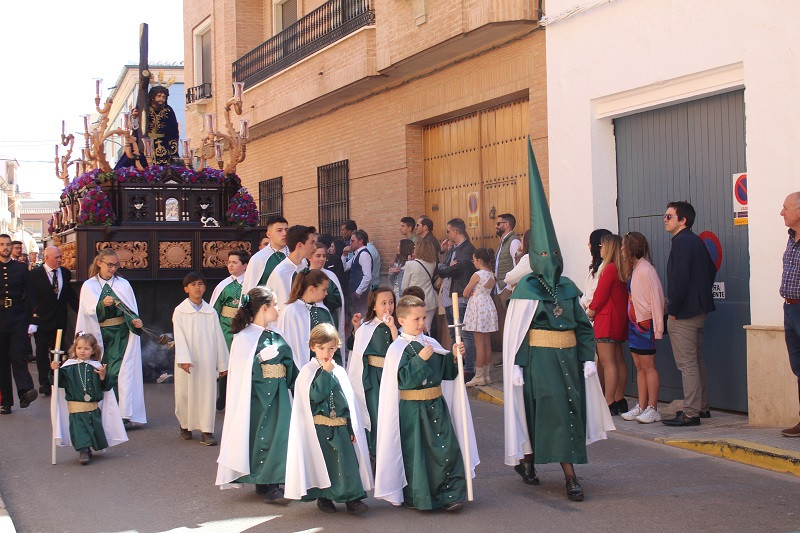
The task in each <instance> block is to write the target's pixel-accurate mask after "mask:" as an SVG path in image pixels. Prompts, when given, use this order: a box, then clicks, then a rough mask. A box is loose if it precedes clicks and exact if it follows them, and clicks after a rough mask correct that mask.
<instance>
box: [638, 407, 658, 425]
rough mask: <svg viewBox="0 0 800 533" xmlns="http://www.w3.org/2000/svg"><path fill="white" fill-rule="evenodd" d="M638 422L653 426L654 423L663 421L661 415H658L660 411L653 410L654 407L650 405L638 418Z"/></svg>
mask: <svg viewBox="0 0 800 533" xmlns="http://www.w3.org/2000/svg"><path fill="white" fill-rule="evenodd" d="M636 421H637V422H639V423H640V424H652V423H653V422H659V421H661V415H660V414H658V411H656V410H655V409H653V406H651V405H648V406H647V409H645V410H644V413H642V414H640V415H639V416H637V417H636Z"/></svg>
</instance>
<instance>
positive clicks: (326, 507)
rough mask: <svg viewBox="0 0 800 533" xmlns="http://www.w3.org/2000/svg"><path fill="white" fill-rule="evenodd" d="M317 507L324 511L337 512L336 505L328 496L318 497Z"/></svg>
mask: <svg viewBox="0 0 800 533" xmlns="http://www.w3.org/2000/svg"><path fill="white" fill-rule="evenodd" d="M317 507H319V510H320V511H322V512H323V513H335V512H336V506H335V505H333V502H332V501H330V500H329V499H328V498H317Z"/></svg>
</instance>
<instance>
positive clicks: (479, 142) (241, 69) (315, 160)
mask: <svg viewBox="0 0 800 533" xmlns="http://www.w3.org/2000/svg"><path fill="white" fill-rule="evenodd" d="M539 7H540V6H539V5H538V3H537V2H533V1H530V0H495V1H492V2H484V1H480V0H467V1H463V0H459V1H456V0H415V1H412V2H408V1H403V2H396V1H394V0H331V1H329V2H321V1H319V0H316V1H303V0H289V1H288V2H278V1H277V0H263V1H262V0H256V1H252V0H250V1H246V0H217V1H212V0H186V1H185V2H184V37H185V48H184V49H185V75H186V84H187V87H192V84H193V82H194V85H195V86H197V87H201V86H202V87H207V86H206V85H201V84H209V83H210V87H207V89H208V90H207V89H202V90H200V89H198V90H195V92H194V93H193V94H202V96H203V97H202V98H197V99H194V101H192V102H191V103H189V105H188V106H187V114H186V129H187V134H186V136H187V137H188V138H190V139H192V146H193V147H195V149H196V148H197V147H198V146H199V144H200V139H201V138H202V137H203V136H205V135H206V133H205V132H204V131H203V127H204V126H203V114H204V113H213V114H215V115H216V116H217V123H222V113H223V107H224V105H225V101H226V100H227V99H228V98H230V96H231V95H232V85H231V84H232V81H242V82H244V83H245V92H244V97H243V100H244V113H243V115H242V117H241V118H247V119H249V121H250V124H251V126H250V142H249V144H248V146H247V159H246V160H245V162H244V163H242V164H240V165H239V167H238V170H237V173H238V174H239V176H240V177H241V178H242V181H243V183H244V185H245V186H246V187H248V189H250V190H251V191H252V192H253V194H254V195H255V196H259V192H260V193H261V196H262V198H263V199H264V200H266V197H265V194H270V195H272V196H273V200H274V199H275V198H274V197H275V196H276V192H277V196H279V200H280V201H279V202H275V203H271V204H270V205H273V206H275V205H277V206H280V208H282V212H283V215H284V216H285V217H286V218H287V219H288V220H289V222H290V224H293V223H312V224H314V225H316V226H318V227H323V228H327V227H338V223H339V222H340V218H341V219H343V218H353V219H355V220H356V221H357V222H358V224H359V227H361V228H363V229H365V230H366V231H367V232H368V233H369V235H370V238H371V239H373V240H375V241H376V243H377V245H378V249H379V250H380V252H381V255H382V256H383V258H384V261H383V263H384V265H386V263H387V262H388V263H389V264H390V263H391V261H390V259H391V258H393V256H394V253H395V247H396V245H397V242H398V239H399V233H398V227H399V220H400V218H401V217H403V216H406V215H411V216H414V217H416V216H418V215H420V214H421V213H427V214H428V215H429V216H431V217H432V218H433V220H434V223H435V231H434V233H435V234H436V235H437V237H439V238H442V237H443V236H444V231H443V228H444V222H445V221H446V220H448V219H449V218H452V217H461V218H463V219H464V220H467V221H469V222H470V224H469V225H470V228H469V231H470V234H471V237H472V241H473V243H474V244H475V245H476V246H481V245H483V246H491V247H496V244H497V239H496V238H495V237H494V222H495V221H494V220H493V218H494V216H496V215H497V214H500V213H503V212H505V211H510V212H513V213H515V214H516V215H517V217H518V219H519V220H520V227H521V228H526V227H527V218H528V217H527V213H528V211H527V209H528V207H527V204H528V200H527V198H528V196H527V195H528V186H527V184H528V182H527V160H526V159H525V157H526V152H525V149H524V148H525V142H526V141H527V136H528V135H530V137H531V139H532V142H533V146H534V150H535V151H536V155H537V159H538V162H539V166H540V169H541V172H542V175H543V177H544V178H545V180H546V179H547V166H548V160H547V102H546V77H545V40H544V31H543V30H542V29H540V27H539V25H538V22H537V21H538V18H539V14H540V12H539ZM293 9H296V11H297V13H296V15H297V17H293V13H291V12H289V11H291V10H293ZM295 18H296V19H297V22H294V23H293V24H289V23H292V21H293V19H295ZM287 24H289V25H288V27H287ZM189 90H190V91H192V89H189ZM189 100H192V98H189ZM234 123H236V121H234ZM345 172H346V174H344V173H345ZM343 174H344V176H345V178H346V179H345V183H346V185H347V186H346V187H345V188H344V190H332V189H326V187H325V182H326V180H329V179H331V178H333V179H334V181H336V179H335V178H337V177H340V176H342V175H343ZM276 178H280V180H278V179H276ZM267 180H273V181H269V182H268V181H267ZM259 184H262V185H261V187H259ZM278 185H280V190H278V189H275V188H274V187H277V186H278ZM320 186H322V188H323V190H322V192H320ZM341 186H342V184H341V183H339V184H338V185H337V187H341ZM259 189H261V190H260V191H259ZM471 193H477V194H474V195H473V202H472V206H471V208H472V209H471V211H470V205H469V196H470V194H471ZM476 199H477V201H475V200H476ZM345 200H346V201H347V205H345V204H344V201H345ZM331 203H332V204H336V205H333V206H329V205H328V204H331ZM321 204H322V205H321ZM263 207H269V206H268V205H266V203H265V204H264V205H263V206H262V210H263ZM342 209H346V210H347V215H348V216H342V215H343V211H342ZM470 215H472V216H470Z"/></svg>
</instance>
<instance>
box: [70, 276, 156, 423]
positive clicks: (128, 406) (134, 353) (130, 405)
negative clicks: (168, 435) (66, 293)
mask: <svg viewBox="0 0 800 533" xmlns="http://www.w3.org/2000/svg"><path fill="white" fill-rule="evenodd" d="M112 279H113V280H114V282H113V285H112V286H111V288H112V289H113V290H114V294H116V295H117V296H118V297H119V299H120V300H122V303H124V304H125V305H127V306H128V307H129V308H130V310H131V311H133V312H134V313H136V314H137V315H138V314H139V307H138V306H137V305H136V296H135V295H134V294H133V289H132V288H131V284H130V283H128V280H126V279H124V278H120V277H117V276H115V277H114V278H112ZM103 285H105V282H103V283H101V282H100V278H99V277H98V276H95V277H93V278H89V279H87V280H86V281H84V282H83V286H81V296H80V303H79V306H78V320H77V322H76V324H75V331H85V332H86V333H91V334H92V335H94V337H95V339H97V342H98V343H99V344H100V347H101V348H102V347H103V336H102V335H101V334H100V323H99V322H98V321H97V302H98V301H99V300H100V291H102V290H103ZM142 380H143V378H142V339H141V338H140V337H139V335H136V334H135V333H130V334H129V335H128V345H127V346H126V347H125V354H124V355H123V358H122V366H121V367H120V369H119V375H118V376H117V390H118V391H119V411H120V413H121V415H122V418H124V419H127V420H130V421H131V422H136V423H138V424H145V423H147V414H146V413H145V408H144V385H143V381H142Z"/></svg>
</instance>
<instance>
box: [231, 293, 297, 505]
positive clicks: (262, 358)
mask: <svg viewBox="0 0 800 533" xmlns="http://www.w3.org/2000/svg"><path fill="white" fill-rule="evenodd" d="M277 317H278V311H277V309H276V308H275V293H274V292H273V291H272V289H269V288H267V287H255V288H253V289H250V292H248V293H247V294H245V295H244V296H242V301H241V307H240V308H239V310H238V311H237V312H236V315H235V316H234V317H233V322H232V323H231V331H232V332H233V333H234V337H233V342H232V343H231V355H230V362H229V365H228V392H227V398H226V400H225V402H226V406H227V407H226V411H225V422H224V425H223V426H222V444H221V446H220V450H219V459H217V463H218V464H219V466H218V467H217V485H220V486H221V488H238V487H241V485H242V483H253V484H255V486H256V492H257V493H258V494H263V495H264V501H266V502H267V503H274V504H279V505H285V504H287V503H289V500H288V499H287V498H284V496H283V492H282V491H281V489H280V484H282V483H284V476H285V473H286V455H287V443H288V435H289V420H290V418H291V413H292V405H291V399H290V396H289V391H290V390H291V389H292V388H293V387H294V382H295V379H296V378H297V367H296V366H295V364H294V359H293V357H292V350H291V348H289V345H288V344H286V341H284V340H283V337H282V336H281V334H280V333H279V332H278V331H276V330H274V329H270V328H269V324H270V322H274V321H275V319H276V318H277Z"/></svg>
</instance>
